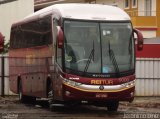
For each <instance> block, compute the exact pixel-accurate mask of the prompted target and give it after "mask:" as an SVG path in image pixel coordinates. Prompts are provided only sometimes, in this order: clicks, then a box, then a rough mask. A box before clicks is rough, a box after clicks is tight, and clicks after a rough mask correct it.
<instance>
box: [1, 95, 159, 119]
mask: <svg viewBox="0 0 160 119" xmlns="http://www.w3.org/2000/svg"><path fill="white" fill-rule="evenodd" d="M113 118H114V119H123V118H143V119H144V118H148V119H151V118H154V119H160V97H136V98H135V100H134V101H133V102H132V103H127V102H121V103H120V105H119V109H118V111H117V112H108V111H107V109H106V108H104V107H95V106H87V105H82V106H78V107H74V108H66V107H63V106H61V107H59V108H58V109H57V110H56V111H51V110H50V109H49V107H48V103H47V101H46V100H37V101H36V103H35V104H22V103H20V102H19V101H18V97H17V96H6V97H0V119H113Z"/></svg>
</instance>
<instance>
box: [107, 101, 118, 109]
mask: <svg viewBox="0 0 160 119" xmlns="http://www.w3.org/2000/svg"><path fill="white" fill-rule="evenodd" d="M118 106H119V101H109V102H107V109H108V111H117V109H118Z"/></svg>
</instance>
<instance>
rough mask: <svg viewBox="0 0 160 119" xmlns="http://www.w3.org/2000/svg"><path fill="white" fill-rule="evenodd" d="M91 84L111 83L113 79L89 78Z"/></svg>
mask: <svg viewBox="0 0 160 119" xmlns="http://www.w3.org/2000/svg"><path fill="white" fill-rule="evenodd" d="M91 84H94V85H111V84H113V80H91Z"/></svg>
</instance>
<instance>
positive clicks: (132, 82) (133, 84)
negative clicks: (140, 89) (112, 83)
mask: <svg viewBox="0 0 160 119" xmlns="http://www.w3.org/2000/svg"><path fill="white" fill-rule="evenodd" d="M122 86H125V87H127V88H129V87H132V86H135V80H133V81H130V82H127V83H124V84H122Z"/></svg>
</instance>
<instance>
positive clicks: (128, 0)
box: [124, 0, 130, 9]
mask: <svg viewBox="0 0 160 119" xmlns="http://www.w3.org/2000/svg"><path fill="white" fill-rule="evenodd" d="M127 2H128V6H126V5H127ZM129 8H130V0H124V9H129Z"/></svg>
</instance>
